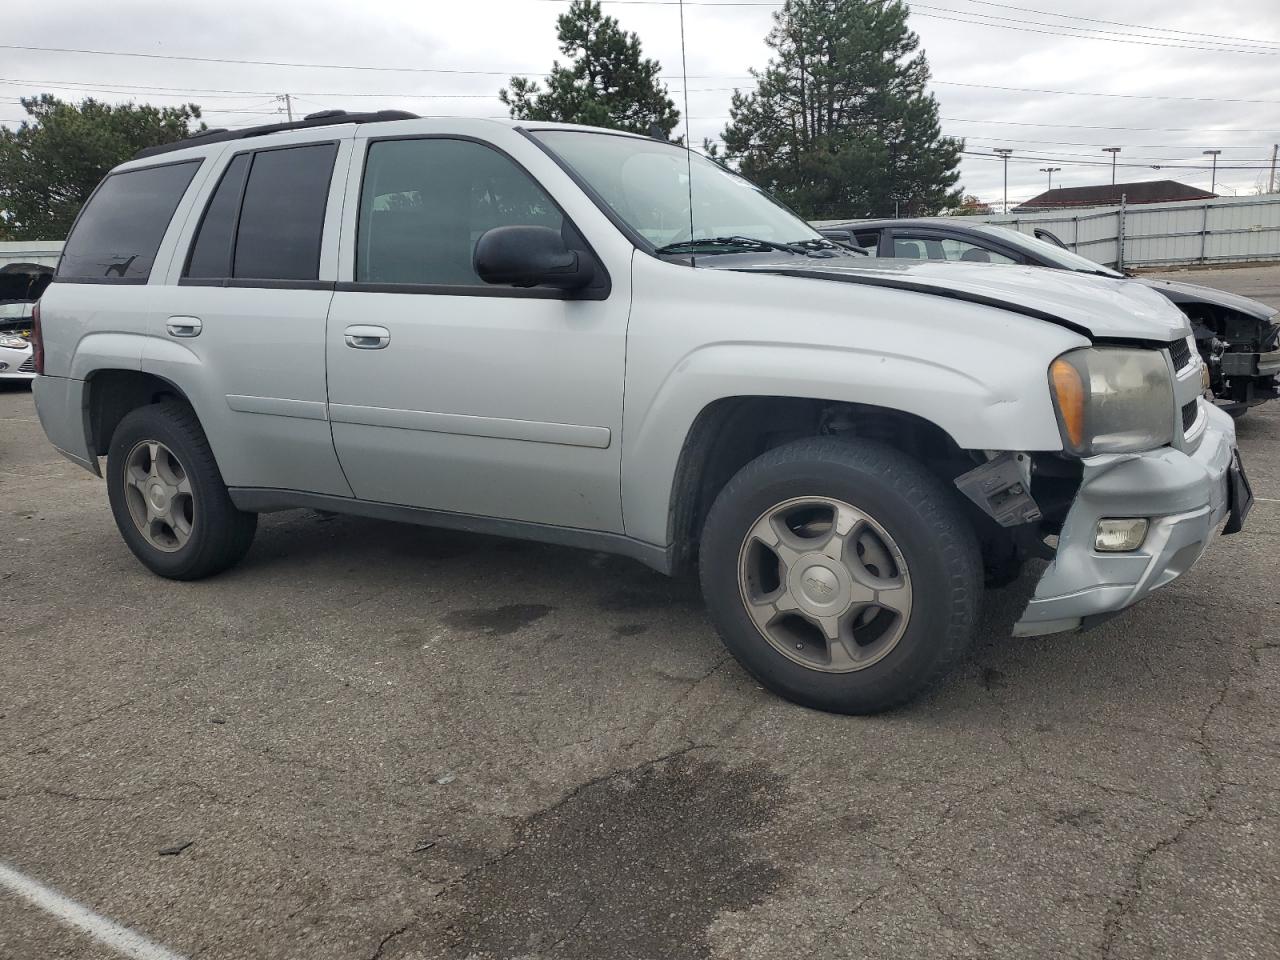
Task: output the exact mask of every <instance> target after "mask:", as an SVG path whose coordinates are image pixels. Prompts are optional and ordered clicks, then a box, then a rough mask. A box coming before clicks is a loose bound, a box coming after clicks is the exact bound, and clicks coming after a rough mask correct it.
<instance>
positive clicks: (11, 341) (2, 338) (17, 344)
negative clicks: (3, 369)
mask: <svg viewBox="0 0 1280 960" xmlns="http://www.w3.org/2000/svg"><path fill="white" fill-rule="evenodd" d="M29 346H31V343H30V341H28V340H24V339H22V337H19V336H17V335H15V334H12V333H4V334H0V347H8V348H9V349H10V350H25V349H26V348H27V347H29Z"/></svg>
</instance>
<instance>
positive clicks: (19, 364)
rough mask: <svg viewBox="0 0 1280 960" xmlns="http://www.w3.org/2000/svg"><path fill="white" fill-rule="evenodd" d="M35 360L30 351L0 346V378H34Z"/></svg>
mask: <svg viewBox="0 0 1280 960" xmlns="http://www.w3.org/2000/svg"><path fill="white" fill-rule="evenodd" d="M35 378H36V365H35V360H34V359H33V358H32V356H31V351H30V350H29V349H28V350H14V349H11V348H9V347H0V380H34V379H35Z"/></svg>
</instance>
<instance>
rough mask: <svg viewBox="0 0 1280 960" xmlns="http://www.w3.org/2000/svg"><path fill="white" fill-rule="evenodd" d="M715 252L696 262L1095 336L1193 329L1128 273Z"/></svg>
mask: <svg viewBox="0 0 1280 960" xmlns="http://www.w3.org/2000/svg"><path fill="white" fill-rule="evenodd" d="M718 259H719V258H718V257H705V258H700V259H699V261H698V265H699V267H713V268H721V269H733V270H743V271H746V272H750V273H777V274H781V275H783V276H790V277H805V278H810V279H813V280H829V281H835V282H842V283H850V284H864V285H867V286H878V287H889V288H895V289H900V290H908V291H911V292H914V293H924V294H929V295H932V296H939V297H949V298H952V299H957V300H965V301H969V302H972V303H981V304H985V305H987V306H992V307H996V308H999V309H1002V310H1010V311H1012V312H1014V313H1021V314H1025V315H1027V316H1032V317H1036V318H1037V319H1040V320H1045V321H1047V322H1049V323H1057V324H1059V325H1060V326H1064V327H1068V328H1070V329H1072V330H1075V331H1077V332H1079V333H1083V334H1085V335H1086V336H1089V337H1093V338H1098V339H1125V340H1154V341H1159V342H1161V343H1168V342H1169V341H1170V340H1174V339H1177V338H1179V337H1185V336H1187V335H1188V334H1190V333H1191V327H1190V326H1189V324H1188V322H1187V318H1186V316H1185V315H1184V314H1183V313H1182V311H1181V310H1179V309H1178V308H1177V307H1175V306H1174V305H1173V304H1172V303H1171V302H1170V301H1169V299H1168V298H1166V297H1163V296H1161V295H1160V294H1158V293H1156V292H1155V291H1154V290H1152V289H1150V288H1149V287H1147V286H1145V285H1143V284H1141V283H1134V282H1133V281H1131V280H1128V279H1124V278H1118V279H1113V278H1111V277H1100V276H1093V275H1091V274H1083V273H1072V272H1071V271H1068V270H1045V269H1044V268H1042V267H1022V266H1006V265H1003V264H992V263H965V262H957V261H948V260H875V259H861V258H858V259H853V258H844V257H841V258H832V259H830V260H821V259H808V258H801V257H785V258H781V259H779V260H777V261H772V262H768V263H760V262H759V261H757V262H755V263H752V264H749V265H747V264H742V263H741V262H739V263H737V264H729V263H723V264H717V263H716V261H717V260H718Z"/></svg>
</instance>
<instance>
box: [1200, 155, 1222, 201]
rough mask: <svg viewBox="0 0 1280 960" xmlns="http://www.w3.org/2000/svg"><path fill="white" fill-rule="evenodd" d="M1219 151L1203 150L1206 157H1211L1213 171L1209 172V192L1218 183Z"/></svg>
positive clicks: (1211, 191)
mask: <svg viewBox="0 0 1280 960" xmlns="http://www.w3.org/2000/svg"><path fill="white" fill-rule="evenodd" d="M1221 152H1222V151H1221V150H1206V151H1204V155H1205V156H1206V157H1213V173H1211V174H1209V192H1210V193H1213V188H1214V187H1216V186H1217V185H1218V154H1220V153H1221Z"/></svg>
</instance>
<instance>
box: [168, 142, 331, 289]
mask: <svg viewBox="0 0 1280 960" xmlns="http://www.w3.org/2000/svg"><path fill="white" fill-rule="evenodd" d="M337 154H338V146H337V144H334V143H317V144H309V145H307V146H304V147H288V148H286V149H280V150H262V151H258V152H257V153H253V154H248V153H243V154H238V155H237V156H236V157H234V158H233V159H232V161H231V163H229V164H228V165H227V169H226V172H225V173H223V175H222V180H221V182H219V184H218V187H217V189H216V190H215V191H214V193H213V196H212V197H211V198H210V200H209V205H208V207H206V208H205V213H204V218H203V219H202V220H201V222H200V229H199V231H198V232H197V234H196V239H195V242H194V243H193V244H192V247H191V256H190V259H189V260H188V262H187V270H186V276H188V277H191V278H193V279H205V280H208V279H230V280H315V279H317V278H318V277H319V274H320V238H321V233H322V232H323V230H324V213H325V207H326V205H327V204H328V202H329V181H330V179H331V178H332V176H333V162H334V159H335V158H336V157H337Z"/></svg>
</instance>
